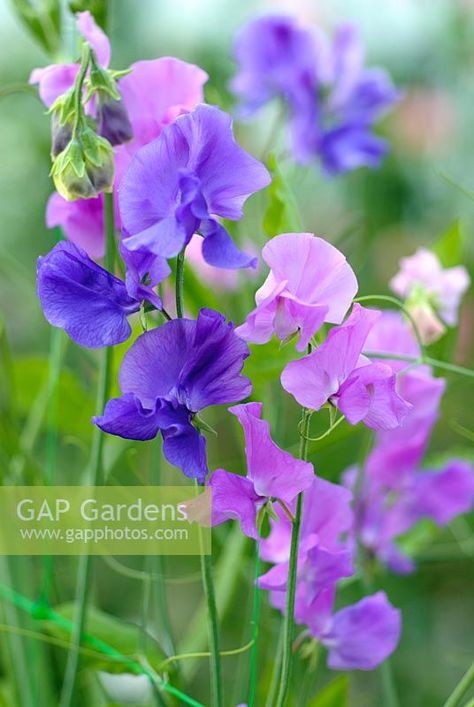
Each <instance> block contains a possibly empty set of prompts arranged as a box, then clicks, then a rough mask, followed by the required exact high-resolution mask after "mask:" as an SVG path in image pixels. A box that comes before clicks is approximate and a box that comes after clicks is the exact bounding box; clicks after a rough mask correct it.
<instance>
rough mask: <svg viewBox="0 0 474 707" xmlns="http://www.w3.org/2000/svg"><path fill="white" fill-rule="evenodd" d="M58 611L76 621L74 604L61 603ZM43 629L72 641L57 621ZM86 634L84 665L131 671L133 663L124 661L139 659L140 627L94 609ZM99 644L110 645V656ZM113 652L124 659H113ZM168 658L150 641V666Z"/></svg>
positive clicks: (68, 618)
mask: <svg viewBox="0 0 474 707" xmlns="http://www.w3.org/2000/svg"><path fill="white" fill-rule="evenodd" d="M55 612H56V613H57V614H59V615H60V616H61V617H63V618H64V619H66V620H67V621H73V620H74V614H75V604H74V603H68V604H62V605H61V606H58V607H56V608H55ZM43 627H44V628H45V629H46V631H47V632H48V633H49V634H50V635H52V636H55V637H56V638H59V639H61V640H64V641H65V642H69V640H70V631H68V630H67V629H66V627H63V626H60V625H58V623H57V622H56V621H50V620H48V621H44V622H43ZM86 633H87V637H86V638H85V640H84V647H85V648H87V651H84V653H83V656H82V659H83V661H84V663H85V664H87V665H89V666H90V667H92V668H94V670H107V671H108V672H113V673H123V672H128V673H129V672H131V667H130V664H129V662H128V661H127V660H125V659H131V660H136V659H137V657H138V656H139V655H140V628H139V627H138V626H133V625H131V624H128V623H125V622H124V621H121V620H120V619H117V618H116V617H115V616H111V615H110V614H106V613H105V612H103V611H101V610H100V609H96V608H94V607H91V608H90V609H89V611H88V613H87V625H86ZM98 642H102V643H104V644H107V646H109V647H110V648H112V649H113V650H112V651H110V655H107V654H106V653H105V651H104V652H102V651H101V650H99V648H98V647H97V648H95V649H94V644H95V643H98ZM114 651H116V652H117V654H120V655H121V656H123V658H124V660H123V661H120V660H118V659H117V658H114ZM165 658H166V655H165V653H164V651H163V650H162V649H161V648H160V647H159V646H158V644H157V642H156V641H154V640H153V639H150V640H149V646H148V647H147V659H148V661H149V663H150V664H151V665H152V666H153V667H154V668H157V667H158V665H159V664H160V663H161V662H162V661H163V660H164V659H165Z"/></svg>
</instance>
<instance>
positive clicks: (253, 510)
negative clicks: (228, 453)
mask: <svg viewBox="0 0 474 707" xmlns="http://www.w3.org/2000/svg"><path fill="white" fill-rule="evenodd" d="M229 411H230V412H231V413H233V414H234V415H235V416H236V417H237V418H238V420H239V422H240V424H241V425H242V428H243V430H244V435H245V453H246V457H247V476H246V477H243V476H238V475H237V474H231V473H229V472H228V471H225V470H224V469H217V470H216V471H215V472H214V473H213V474H212V476H211V477H210V479H209V482H208V483H209V486H210V487H212V525H218V524H220V523H223V522H225V521H226V520H229V519H230V518H238V520H239V521H240V525H241V528H242V532H243V533H245V534H246V535H248V536H250V537H251V538H255V539H257V538H258V532H257V525H256V518H257V513H258V511H259V510H260V508H262V507H263V506H264V504H265V503H266V502H267V501H268V500H271V499H279V500H281V501H283V502H284V503H285V504H291V503H292V501H293V500H294V499H295V498H296V496H297V495H298V494H299V493H300V492H301V491H304V490H306V489H307V488H309V487H310V486H311V484H312V482H313V479H314V471H313V466H312V464H309V463H308V462H304V461H301V460H300V459H295V457H293V456H292V455H291V454H289V453H288V452H285V451H284V450H283V449H280V447H278V446H277V445H276V444H275V442H274V441H273V440H272V438H271V435H270V427H269V424H268V422H267V421H266V420H262V419H261V414H262V404H261V403H247V404H246V405H237V406H235V407H233V408H229Z"/></svg>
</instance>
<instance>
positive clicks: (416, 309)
mask: <svg viewBox="0 0 474 707" xmlns="http://www.w3.org/2000/svg"><path fill="white" fill-rule="evenodd" d="M469 284H470V278H469V275H468V273H467V270H466V268H464V267H463V266H462V265H458V266H457V267H454V268H447V269H445V270H443V268H442V266H441V263H440V262H439V260H438V258H437V256H436V255H435V254H434V253H432V252H431V251H430V250H427V249H426V248H418V250H417V251H416V253H415V254H414V255H412V256H410V257H409V258H402V259H401V261H400V271H399V272H398V273H397V274H396V275H395V277H393V278H392V280H391V281H390V287H391V288H392V290H393V291H394V292H395V293H396V294H397V295H399V296H400V297H402V298H404V299H406V300H407V306H408V307H409V309H410V311H411V313H412V315H413V316H414V318H415V321H416V323H417V325H418V328H419V330H420V333H421V335H422V337H423V339H424V341H425V343H431V342H433V341H436V340H437V339H439V337H440V336H442V334H443V333H444V331H445V328H444V326H443V322H444V323H446V324H448V325H449V326H455V325H456V323H457V321H458V309H459V305H460V302H461V299H462V296H463V295H464V293H465V292H466V290H467V289H468V287H469ZM437 315H439V317H440V318H441V320H442V321H440V320H439V319H438V316H437Z"/></svg>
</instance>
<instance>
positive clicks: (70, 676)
mask: <svg viewBox="0 0 474 707" xmlns="http://www.w3.org/2000/svg"><path fill="white" fill-rule="evenodd" d="M104 220H105V231H106V233H105V241H106V256H105V264H106V266H107V268H108V269H109V271H111V272H112V271H113V266H114V248H115V242H114V241H115V231H114V221H113V197H112V194H106V195H105V201H104ZM112 351H113V350H112V348H111V347H106V348H104V350H103V351H102V360H101V365H100V371H99V383H98V390H97V404H96V409H97V411H98V413H99V414H100V413H101V412H102V410H103V409H104V406H105V404H106V403H107V400H108V398H109V388H110V371H111V364H112ZM104 440H105V437H104V434H103V433H102V431H101V430H100V429H99V428H98V427H95V428H94V434H93V440H92V449H91V457H90V465H89V483H90V485H91V486H100V485H102V484H103V483H104V468H103V447H104ZM91 570H92V557H91V556H90V555H82V556H81V557H80V560H79V569H78V577H77V589H76V615H75V618H74V627H73V630H72V634H71V646H70V650H69V654H68V660H67V664H66V672H65V678H64V683H63V689H62V693H61V700H60V707H71V705H72V703H73V698H74V691H75V686H76V678H77V672H78V669H79V657H80V647H81V640H82V635H83V632H84V626H85V620H86V614H87V606H88V601H89V589H90V578H91Z"/></svg>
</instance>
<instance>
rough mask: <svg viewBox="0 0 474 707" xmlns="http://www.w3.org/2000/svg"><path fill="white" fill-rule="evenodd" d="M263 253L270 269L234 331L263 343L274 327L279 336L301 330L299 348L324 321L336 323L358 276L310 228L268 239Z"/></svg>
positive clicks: (350, 297) (348, 305)
mask: <svg viewBox="0 0 474 707" xmlns="http://www.w3.org/2000/svg"><path fill="white" fill-rule="evenodd" d="M262 257H263V259H264V260H265V262H266V263H267V264H268V265H269V266H270V268H271V269H270V273H269V275H268V277H267V279H266V280H265V282H264V283H263V285H262V286H261V288H260V289H259V290H258V291H257V293H256V295H255V301H256V303H257V307H256V309H254V310H253V312H251V313H250V314H249V315H248V317H247V320H246V322H245V323H244V324H242V325H241V326H240V327H238V328H237V333H238V334H239V336H241V337H242V338H243V339H245V340H246V341H252V342H254V343H258V344H263V343H266V342H267V341H269V340H270V338H271V336H272V334H273V333H274V332H275V333H276V335H277V336H278V338H279V339H281V340H284V339H286V338H287V337H288V336H291V335H292V334H294V333H295V332H297V331H299V332H300V338H299V341H298V343H297V345H296V348H297V350H298V351H304V349H305V348H306V346H307V345H308V343H309V341H310V339H311V337H312V336H314V334H315V333H316V332H317V331H318V329H319V328H320V327H321V325H322V324H323V322H330V323H332V324H340V323H341V321H342V320H343V319H344V316H345V314H346V312H347V310H348V309H349V307H350V305H351V302H352V299H353V297H354V296H355V294H356V292H357V279H356V276H355V275H354V272H353V270H352V268H351V267H350V265H349V264H348V263H347V261H346V259H345V257H344V256H343V255H342V253H341V252H340V251H339V250H337V248H335V247H334V246H333V245H331V244H330V243H327V242H326V241H324V240H323V239H322V238H317V237H315V236H313V235H312V234H311V233H284V234H282V235H280V236H276V237H275V238H272V239H271V240H270V241H269V242H268V243H267V244H266V245H265V247H264V248H263V251H262Z"/></svg>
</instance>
